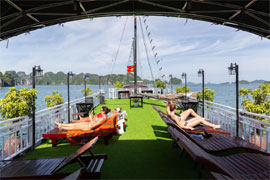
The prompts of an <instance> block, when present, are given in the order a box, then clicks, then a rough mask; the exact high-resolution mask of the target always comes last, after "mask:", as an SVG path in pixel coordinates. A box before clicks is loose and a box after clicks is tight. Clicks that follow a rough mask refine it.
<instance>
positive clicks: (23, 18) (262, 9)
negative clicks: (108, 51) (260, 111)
mask: <svg viewBox="0 0 270 180" xmlns="http://www.w3.org/2000/svg"><path fill="white" fill-rule="evenodd" d="M0 6H1V11H0V13H1V16H0V40H4V39H7V38H10V37H13V36H16V35H19V34H22V33H26V32H30V31H32V30H35V29H39V28H44V27H47V26H51V25H55V24H61V23H65V22H69V21H74V20H80V19H86V18H95V17H108V16H130V15H134V14H135V15H147V16H168V17H179V18H189V19H195V20H201V21H207V22H210V23H213V24H220V25H224V26H229V27H233V28H236V29H237V30H243V31H247V32H250V33H254V34H257V35H259V36H262V37H265V38H268V39H269V38H270V30H269V29H270V14H269V7H270V3H269V0H1V1H0Z"/></svg>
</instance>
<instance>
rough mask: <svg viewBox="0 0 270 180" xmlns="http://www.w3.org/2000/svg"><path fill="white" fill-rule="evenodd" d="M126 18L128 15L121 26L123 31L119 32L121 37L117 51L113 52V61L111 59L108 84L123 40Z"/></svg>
mask: <svg viewBox="0 0 270 180" xmlns="http://www.w3.org/2000/svg"><path fill="white" fill-rule="evenodd" d="M127 20H128V17H127V18H126V22H125V25H124V28H123V31H122V34H121V38H120V42H119V45H118V48H117V51H116V54H115V58H114V59H113V61H112V66H111V67H112V68H111V73H110V74H109V76H108V79H107V84H109V81H110V78H111V75H112V73H113V70H114V67H115V62H116V60H117V57H118V54H119V50H120V46H121V43H122V40H123V36H124V32H125V29H126V25H127Z"/></svg>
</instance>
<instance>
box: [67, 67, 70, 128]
mask: <svg viewBox="0 0 270 180" xmlns="http://www.w3.org/2000/svg"><path fill="white" fill-rule="evenodd" d="M67 93H68V123H70V109H69V107H70V97H69V72H68V74H67Z"/></svg>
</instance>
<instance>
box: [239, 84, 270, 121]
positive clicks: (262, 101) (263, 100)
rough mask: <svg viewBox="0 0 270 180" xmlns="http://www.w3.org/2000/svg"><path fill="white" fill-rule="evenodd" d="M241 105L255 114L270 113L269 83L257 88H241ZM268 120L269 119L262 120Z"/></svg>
mask: <svg viewBox="0 0 270 180" xmlns="http://www.w3.org/2000/svg"><path fill="white" fill-rule="evenodd" d="M239 94H240V96H242V97H243V101H242V106H243V108H244V109H245V110H247V111H249V112H253V113H257V114H263V115H268V116H269V115H270V84H269V83H264V84H262V85H260V86H259V88H257V89H254V90H252V89H246V88H241V89H240V92H239ZM264 121H267V122H269V120H264Z"/></svg>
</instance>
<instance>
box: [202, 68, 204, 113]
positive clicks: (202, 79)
mask: <svg viewBox="0 0 270 180" xmlns="http://www.w3.org/2000/svg"><path fill="white" fill-rule="evenodd" d="M202 95H203V108H202V117H204V99H205V97H204V70H202Z"/></svg>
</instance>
